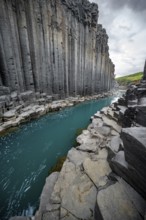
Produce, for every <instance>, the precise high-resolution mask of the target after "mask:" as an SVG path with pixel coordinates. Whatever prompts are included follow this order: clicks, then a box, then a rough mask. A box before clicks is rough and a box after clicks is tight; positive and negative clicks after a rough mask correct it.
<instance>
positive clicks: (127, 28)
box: [119, 25, 131, 31]
mask: <svg viewBox="0 0 146 220" xmlns="http://www.w3.org/2000/svg"><path fill="white" fill-rule="evenodd" d="M119 28H121V29H124V30H126V31H130V30H131V29H130V27H127V26H124V25H119Z"/></svg>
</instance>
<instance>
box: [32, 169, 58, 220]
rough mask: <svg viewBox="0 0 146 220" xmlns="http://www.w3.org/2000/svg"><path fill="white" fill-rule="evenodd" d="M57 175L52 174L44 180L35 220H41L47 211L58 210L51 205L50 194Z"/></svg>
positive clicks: (55, 206)
mask: <svg viewBox="0 0 146 220" xmlns="http://www.w3.org/2000/svg"><path fill="white" fill-rule="evenodd" d="M58 176H59V173H58V172H55V173H52V174H51V175H50V176H49V177H48V178H46V183H45V185H44V188H43V190H42V193H41V198H40V205H39V210H38V211H37V213H36V216H35V220H41V216H42V215H43V214H44V213H45V212H47V211H54V210H56V209H59V206H58V205H56V204H52V202H51V194H52V192H53V189H54V185H55V183H56V181H57V179H58Z"/></svg>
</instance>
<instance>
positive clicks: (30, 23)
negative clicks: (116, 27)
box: [0, 0, 114, 98]
mask: <svg viewBox="0 0 146 220" xmlns="http://www.w3.org/2000/svg"><path fill="white" fill-rule="evenodd" d="M0 5H1V7H0V87H1V88H3V87H8V88H9V90H10V92H13V91H17V92H19V93H21V92H25V91H28V90H31V91H33V92H41V93H42V92H45V93H47V94H49V95H55V94H58V95H59V97H60V98H64V97H68V96H76V95H93V94H97V93H99V92H101V91H107V90H110V89H111V85H112V81H113V74H114V66H113V63H112V62H111V61H110V58H109V52H108V36H107V34H106V31H105V29H104V28H102V26H101V25H99V24H98V6H97V4H95V3H90V2H89V1H88V0H31V1H30V0H1V3H0Z"/></svg>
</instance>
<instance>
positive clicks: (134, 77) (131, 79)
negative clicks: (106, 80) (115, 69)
mask: <svg viewBox="0 0 146 220" xmlns="http://www.w3.org/2000/svg"><path fill="white" fill-rule="evenodd" d="M142 76H143V73H142V72H139V73H134V74H131V75H127V76H122V77H118V78H116V80H117V82H118V83H119V84H120V85H123V86H126V85H129V84H130V83H133V84H137V83H139V81H140V80H141V78H142Z"/></svg>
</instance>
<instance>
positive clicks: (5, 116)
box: [3, 110, 16, 118]
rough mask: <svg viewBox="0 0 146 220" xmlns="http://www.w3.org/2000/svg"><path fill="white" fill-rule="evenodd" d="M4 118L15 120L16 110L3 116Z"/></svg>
mask: <svg viewBox="0 0 146 220" xmlns="http://www.w3.org/2000/svg"><path fill="white" fill-rule="evenodd" d="M3 117H4V118H15V117H16V110H10V111H7V112H5V113H4V114H3Z"/></svg>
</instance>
